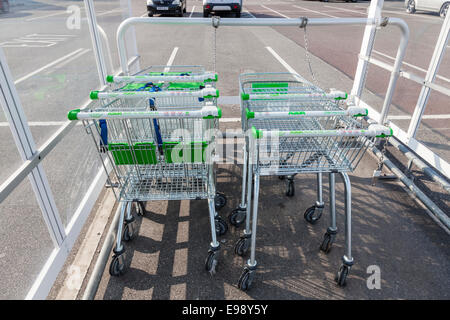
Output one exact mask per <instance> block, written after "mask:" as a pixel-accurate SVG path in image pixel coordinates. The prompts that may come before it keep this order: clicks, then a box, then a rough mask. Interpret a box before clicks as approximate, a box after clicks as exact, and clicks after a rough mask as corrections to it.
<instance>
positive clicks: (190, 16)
mask: <svg viewBox="0 0 450 320" xmlns="http://www.w3.org/2000/svg"><path fill="white" fill-rule="evenodd" d="M194 9H195V6H193V7H192V10H191V14H190V15H189V18H192V14H193V13H194Z"/></svg>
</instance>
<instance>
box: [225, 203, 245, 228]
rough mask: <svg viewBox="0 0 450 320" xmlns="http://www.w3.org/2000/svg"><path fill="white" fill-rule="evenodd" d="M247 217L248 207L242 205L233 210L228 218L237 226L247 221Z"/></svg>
mask: <svg viewBox="0 0 450 320" xmlns="http://www.w3.org/2000/svg"><path fill="white" fill-rule="evenodd" d="M246 218H247V209H245V208H240V207H239V208H237V209H234V210H233V211H231V214H230V215H229V216H228V220H229V221H230V223H231V224H232V225H233V226H235V227H239V226H241V225H242V224H243V223H244V222H245V219H246Z"/></svg>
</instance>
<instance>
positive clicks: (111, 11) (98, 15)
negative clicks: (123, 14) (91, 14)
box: [97, 8, 122, 17]
mask: <svg viewBox="0 0 450 320" xmlns="http://www.w3.org/2000/svg"><path fill="white" fill-rule="evenodd" d="M120 11H122V8H115V9H112V10H109V11H105V12H101V13H99V14H97V17H100V16H104V15H107V14H110V13H116V12H120Z"/></svg>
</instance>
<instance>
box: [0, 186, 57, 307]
mask: <svg viewBox="0 0 450 320" xmlns="http://www.w3.org/2000/svg"><path fill="white" fill-rule="evenodd" d="M53 248H54V247H53V242H52V241H51V239H50V235H49V232H48V229H47V226H46V225H45V222H44V219H43V218H42V214H41V210H40V208H39V205H38V204H37V201H36V197H35V195H34V192H33V190H32V188H31V183H30V181H29V180H28V179H25V180H24V181H22V183H21V184H20V185H19V186H18V187H17V188H16V189H15V190H14V191H13V192H12V193H11V195H10V196H9V197H8V198H7V199H6V200H5V201H3V202H2V203H0V268H1V270H2V271H1V272H0V283H1V285H0V300H4V299H23V298H25V296H26V294H27V293H28V291H29V290H30V288H31V286H32V285H33V282H34V280H35V279H36V277H37V276H38V274H39V272H40V270H41V269H42V267H43V266H44V264H45V262H46V261H47V259H48V257H49V255H50V253H51V252H52V250H53Z"/></svg>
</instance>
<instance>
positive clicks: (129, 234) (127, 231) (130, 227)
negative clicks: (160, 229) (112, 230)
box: [122, 221, 136, 242]
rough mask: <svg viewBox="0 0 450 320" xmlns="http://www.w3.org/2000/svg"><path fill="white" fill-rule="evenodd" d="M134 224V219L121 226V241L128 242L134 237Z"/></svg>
mask: <svg viewBox="0 0 450 320" xmlns="http://www.w3.org/2000/svg"><path fill="white" fill-rule="evenodd" d="M134 224H135V222H134V221H133V222H130V223H125V225H124V227H123V235H122V239H123V241H125V242H128V241H131V240H133V239H134V238H135V236H136V230H135V226H134Z"/></svg>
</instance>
